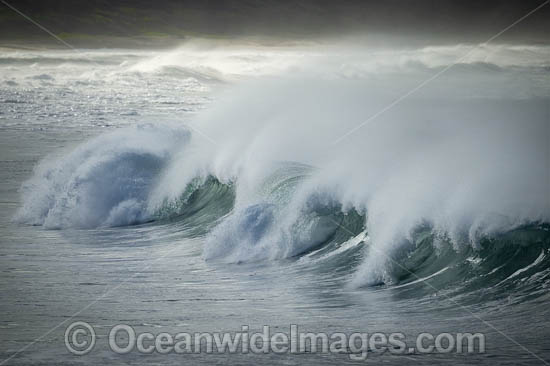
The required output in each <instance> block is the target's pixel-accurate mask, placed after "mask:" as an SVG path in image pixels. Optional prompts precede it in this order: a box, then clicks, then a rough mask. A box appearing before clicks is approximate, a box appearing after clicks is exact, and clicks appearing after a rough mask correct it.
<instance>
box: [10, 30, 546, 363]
mask: <svg viewBox="0 0 550 366" xmlns="http://www.w3.org/2000/svg"><path fill="white" fill-rule="evenodd" d="M465 55H466V57H465ZM0 69H1V70H2V73H1V74H0V85H1V87H0V119H1V120H2V124H1V127H0V128H1V131H2V134H1V141H2V148H1V151H2V173H1V174H2V182H3V183H2V190H1V192H2V206H3V208H2V214H1V230H2V233H3V237H2V238H1V239H0V242H1V244H2V245H1V253H0V254H1V256H0V261H1V262H2V269H3V275H2V277H1V286H2V289H3V292H4V293H6V294H9V295H8V296H6V299H5V300H3V301H2V305H1V306H2V311H3V312H4V314H6V315H5V317H4V319H3V320H2V323H1V324H0V327H1V328H2V329H3V332H2V339H3V346H2V348H1V349H0V354H1V355H2V356H6V357H8V356H9V355H10V354H12V353H13V352H14V351H16V350H17V349H18V348H19V347H21V346H24V345H25V342H31V341H33V340H34V339H35V338H36V337H37V336H39V335H41V334H42V333H45V332H46V331H47V330H48V329H50V328H51V327H53V326H55V325H56V324H57V323H58V322H59V321H62V320H63V317H68V316H70V315H72V314H74V313H75V312H78V311H80V310H81V309H82V308H84V307H85V306H86V304H88V303H89V302H90V301H93V300H95V299H96V298H97V297H98V296H100V297H101V298H102V300H101V301H98V302H97V303H94V305H93V306H91V307H90V308H89V309H88V308H86V310H84V311H81V313H79V315H78V317H79V318H85V319H87V320H89V321H90V323H94V324H100V327H99V329H102V328H101V327H102V326H103V327H105V332H107V326H108V325H112V324H116V322H117V321H119V320H120V319H123V320H127V321H130V322H132V323H133V324H135V325H136V326H140V327H145V328H146V327H163V329H164V328H167V329H172V328H173V329H181V328H185V329H187V330H193V331H195V330H205V331H207V330H208V331H216V330H226V331H231V330H236V329H237V330H238V329H240V326H241V325H242V324H250V326H251V328H253V327H255V328H258V329H259V328H261V326H262V325H264V324H270V325H272V326H280V327H288V324H291V323H294V324H296V323H297V324H300V325H304V327H309V329H310V330H312V331H313V330H315V329H317V330H323V331H329V330H339V331H352V330H357V329H362V328H364V329H366V330H365V331H367V330H368V331H370V332H373V331H382V330H388V331H400V332H403V333H405V334H411V335H412V334H418V333H420V332H423V331H427V332H435V331H452V330H462V331H464V332H466V331H470V332H474V331H479V332H485V334H486V335H487V338H488V340H487V343H488V344H489V345H490V347H491V348H490V349H489V350H488V352H487V353H486V354H480V355H467V356H464V355H460V354H454V355H452V354H442V355H430V357H428V356H427V355H418V354H413V355H407V356H406V357H408V358H413V359H414V361H415V362H417V363H420V364H424V363H426V364H428V363H429V364H432V363H438V362H445V361H449V360H453V361H454V362H458V363H464V364H466V363H471V362H475V363H487V364H492V363H493V362H496V361H498V362H510V361H511V360H514V362H516V363H517V361H518V359H519V360H523V361H524V363H525V364H536V363H537V362H538V363H540V364H544V360H548V359H549V357H550V349H548V346H547V342H545V338H547V337H548V336H549V335H550V333H549V332H550V327H548V321H547V317H548V315H549V314H548V306H547V305H548V301H549V300H550V299H549V293H548V286H549V285H550V232H549V230H550V188H549V187H550V144H549V142H550V109H549V106H550V103H549V100H550V47H548V46H536V45H506V44H498V45H497V44H495V45H488V44H481V45H472V44H459V45H439V46H430V47H423V48H381V47H371V46H369V45H368V44H359V45H358V44H354V43H352V42H339V43H305V42H304V43H293V44H285V45H278V46H274V45H271V46H265V45H259V44H255V43H252V42H247V43H244V42H242V43H237V42H227V43H224V42H214V41H208V42H207V41H198V40H197V41H190V42H187V43H186V44H184V45H182V46H181V47H178V48H176V49H172V50H163V51H151V50H122V49H115V50H107V49H104V50H78V51H77V52H74V51H72V50H66V51H65V50H29V49H2V50H1V53H0ZM436 74H437V75H438V76H437V77H436V78H433V76H434V75H436ZM121 283H123V285H122V286H120V284H121ZM119 286H120V287H119ZM22 288H25V289H27V291H25V292H23V291H22V290H21V289H22ZM112 288H116V290H115V291H113V292H108V294H105V291H109V289H112ZM75 294H78V295H76V296H75ZM19 308H21V309H22V310H17V309H19ZM60 309H61V310H60ZM59 314H63V315H62V316H61V317H60V316H59ZM527 325H528V326H527ZM36 327H39V328H40V329H41V332H39V333H40V334H35V333H36V331H34V332H33V329H36ZM533 328H536V329H535V330H534V329H533ZM42 330H43V332H42ZM62 330H63V329H58V330H56V331H54V332H52V333H50V334H48V335H47V336H45V337H44V339H41V341H40V342H39V343H38V345H37V347H38V349H39V350H40V355H41V357H43V356H44V354H47V355H49V357H50V361H51V362H54V360H58V357H60V358H61V359H62V360H63V361H64V362H67V363H71V362H74V359H73V358H72V357H74V356H72V355H68V354H66V353H63V351H62V349H63V348H62V346H63V345H62V342H59V339H62V336H63V333H62ZM104 336H105V335H104ZM518 344H519V345H520V346H518ZM60 350H61V351H60ZM157 356H158V355H157ZM157 356H151V358H147V357H143V356H141V357H140V356H139V355H136V356H135V359H133V361H134V362H137V363H148V362H149V361H150V360H153V359H154V360H155V362H157V361H158V362H160V361H162V362H173V363H178V361H180V360H179V359H178V357H167V356H164V357H161V356H158V357H159V358H158V360H157V359H156V358H155V357H157ZM222 356H223V355H218V356H209V357H210V358H208V357H206V358H200V357H199V356H198V355H193V356H190V357H191V358H192V362H193V363H197V364H201V363H211V362H222V361H221V360H223V357H222ZM34 357H38V354H34V356H33V353H29V354H22V355H21V356H20V357H17V358H14V359H13V361H14V362H13V363H14V364H30V363H33V361H36V358H34ZM86 357H87V358H88V359H86V361H87V362H99V360H104V359H107V360H109V362H114V363H123V362H124V359H123V358H120V356H116V355H112V354H109V353H108V352H107V351H106V350H105V351H102V352H100V353H95V354H90V355H87V356H86ZM216 357H219V358H216ZM233 357H236V362H239V363H243V364H248V363H250V364H258V363H269V362H272V359H271V358H270V357H275V356H273V355H270V356H267V355H263V356H262V355H240V356H236V355H233ZM237 357H240V358H237ZM262 357H263V358H262ZM373 357H380V360H381V361H383V362H388V363H391V364H394V363H395V364H400V363H404V362H410V361H411V360H410V359H407V358H405V357H404V356H403V357H400V356H395V355H387V354H386V355H384V354H382V355H374V356H373ZM3 358H5V357H3ZM541 360H542V361H543V362H541ZM286 361H287V362H289V363H290V364H294V363H300V364H324V363H326V364H333V363H347V362H350V363H353V362H352V361H351V360H349V359H348V358H346V357H339V356H337V355H316V354H307V355H303V357H301V358H299V359H294V358H292V357H290V356H288V358H287V359H286Z"/></svg>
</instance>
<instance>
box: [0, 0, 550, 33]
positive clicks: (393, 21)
mask: <svg viewBox="0 0 550 366" xmlns="http://www.w3.org/2000/svg"><path fill="white" fill-rule="evenodd" d="M6 1H7V2H9V3H10V4H11V5H13V6H14V7H16V8H18V9H19V10H21V11H22V12H24V13H25V14H27V15H29V16H30V17H32V18H33V19H35V20H36V21H38V22H39V23H40V24H43V25H44V26H46V27H47V28H48V29H50V30H51V31H52V32H54V33H56V34H66V33H69V34H73V33H75V34H91V35H100V36H122V37H127V36H131V37H134V36H139V35H143V34H153V33H162V34H168V35H172V36H185V35H189V34H211V35H224V36H271V37H282V38H285V37H326V36H332V35H336V36H338V35H344V34H349V33H352V34H355V33H362V34H385V35H390V36H397V37H409V38H418V39H434V40H452V41H469V42H472V41H473V42H480V41H484V40H486V39H487V38H489V37H490V36H492V35H494V34H495V33H497V32H498V31H500V30H502V29H503V28H505V27H507V26H508V25H510V24H511V23H513V22H514V21H516V20H517V19H519V18H521V17H522V16H523V15H525V14H526V13H528V12H529V11H531V10H533V9H534V8H536V7H537V6H538V5H540V4H542V3H543V2H544V1H541V0H519V1H518V0H478V1H471V0H468V1H465V0H385V1H381V0H378V1H374V0H363V1H360V0H342V1H314V0H298V1H294V2H291V1H284V2H283V1H275V0H248V1H236V0H225V1H220V0H218V1H214V0H203V1H197V0H195V1H190V0H182V1H168V0H155V1H151V0H147V1H145V0H134V1H130V0H125V1H105V0H90V1H81V0H76V1H75V0H73V1H70V0H6ZM0 19H1V22H0V33H1V39H10V38H13V39H16V38H17V39H21V38H32V37H40V36H42V35H43V34H41V31H40V30H39V29H37V27H36V26H34V25H32V24H31V23H29V22H28V21H27V20H25V19H24V18H23V17H21V16H20V15H18V14H16V13H15V12H13V11H12V10H10V9H9V8H7V7H6V6H5V5H4V4H1V3H0ZM548 34H550V5H546V6H544V7H543V8H541V9H540V10H539V11H537V12H536V13H534V14H532V15H531V16H529V17H528V18H527V19H526V20H525V21H523V22H521V24H518V26H516V27H514V28H513V29H511V30H510V31H508V32H506V34H505V35H503V36H502V41H508V42H536V43H541V42H543V43H547V42H548V40H549V36H548Z"/></svg>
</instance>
